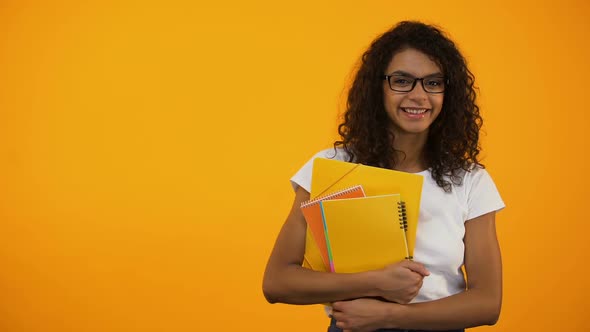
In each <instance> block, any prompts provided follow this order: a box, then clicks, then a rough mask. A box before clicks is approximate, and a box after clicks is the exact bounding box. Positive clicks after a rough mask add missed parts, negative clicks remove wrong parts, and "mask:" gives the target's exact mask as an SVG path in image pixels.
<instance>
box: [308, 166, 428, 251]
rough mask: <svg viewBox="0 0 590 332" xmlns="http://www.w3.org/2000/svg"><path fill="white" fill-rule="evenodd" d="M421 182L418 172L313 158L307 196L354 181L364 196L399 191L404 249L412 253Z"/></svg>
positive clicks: (344, 186)
mask: <svg viewBox="0 0 590 332" xmlns="http://www.w3.org/2000/svg"><path fill="white" fill-rule="evenodd" d="M423 182H424V177H423V176H422V175H418V174H412V173H405V172H399V171H393V170H389V169H385V168H379V167H372V166H366V165H361V164H354V163H348V162H344V161H340V160H334V159H325V158H316V159H315V160H314V163H313V170H312V178H311V197H312V198H314V197H318V196H322V195H327V194H330V193H332V192H335V191H338V190H341V189H344V188H347V187H350V186H353V185H357V184H360V185H362V186H363V190H364V192H365V195H366V196H379V195H386V194H400V195H401V197H403V200H404V202H405V204H406V212H407V225H408V226H407V233H406V234H407V241H408V249H409V252H410V255H411V256H413V255H414V247H415V245H416V230H417V226H418V214H419V211H420V199H421V195H422V184H423Z"/></svg>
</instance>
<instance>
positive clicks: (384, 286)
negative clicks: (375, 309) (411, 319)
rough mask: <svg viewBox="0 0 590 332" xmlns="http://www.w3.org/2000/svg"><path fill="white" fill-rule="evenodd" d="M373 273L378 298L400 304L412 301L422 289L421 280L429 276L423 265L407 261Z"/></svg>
mask: <svg viewBox="0 0 590 332" xmlns="http://www.w3.org/2000/svg"><path fill="white" fill-rule="evenodd" d="M375 272H376V286H377V288H378V293H379V296H381V297H382V298H384V299H386V300H388V301H391V302H396V303H400V304H406V303H409V302H410V301H412V299H413V298H414V297H416V295H417V294H418V291H419V290H420V288H422V280H423V279H424V277H426V276H428V275H429V274H430V272H428V270H427V269H426V267H424V265H422V264H420V263H418V262H414V261H408V260H405V261H401V262H399V263H395V264H391V265H388V266H386V267H385V268H383V269H381V270H378V271H375Z"/></svg>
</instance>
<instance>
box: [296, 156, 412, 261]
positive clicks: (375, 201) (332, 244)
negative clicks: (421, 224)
mask: <svg viewBox="0 0 590 332" xmlns="http://www.w3.org/2000/svg"><path fill="white" fill-rule="evenodd" d="M422 183H423V177H422V176H420V175H416V174H410V173H404V172H398V171H392V170H387V169H382V168H377V167H370V166H365V165H360V164H353V163H347V162H343V161H338V160H331V159H323V158H318V159H316V160H315V161H314V165H313V173H312V187H311V200H310V201H307V202H304V203H303V204H302V206H301V208H302V212H303V215H304V216H305V220H306V222H307V225H308V227H307V236H306V246H305V257H304V258H305V259H304V263H303V264H304V266H305V267H307V268H310V269H313V270H317V271H326V272H327V271H331V272H339V273H353V272H361V271H367V270H373V269H379V268H382V267H384V266H386V265H388V264H392V263H395V262H399V261H401V260H403V259H411V258H412V256H413V251H414V245H415V242H416V241H415V239H416V227H417V224H418V211H419V208H420V196H421V193H422Z"/></svg>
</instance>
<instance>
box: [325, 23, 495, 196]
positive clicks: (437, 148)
mask: <svg viewBox="0 0 590 332" xmlns="http://www.w3.org/2000/svg"><path fill="white" fill-rule="evenodd" d="M408 48H413V49H416V50H418V51H421V52H422V53H424V54H426V55H428V56H429V57H430V58H431V59H432V60H433V61H434V62H436V63H437V64H438V65H439V66H440V68H441V70H442V71H443V74H444V76H445V78H446V80H447V82H448V84H447V86H446V87H445V92H444V94H445V95H444V101H443V106H442V110H441V113H440V114H439V116H438V117H437V118H436V120H435V121H434V122H433V123H432V124H431V126H430V128H429V132H428V139H427V142H426V145H425V148H424V158H425V159H424V160H425V162H426V164H427V166H428V167H429V168H430V171H431V174H432V177H433V178H434V179H435V180H436V183H437V184H438V186H439V187H441V188H443V189H444V190H445V191H446V192H450V191H451V188H452V184H455V185H460V184H461V183H462V176H461V174H462V173H463V172H465V171H470V169H471V168H472V167H474V166H477V167H482V168H483V167H484V165H483V164H481V163H480V162H479V161H478V155H479V152H480V146H479V130H480V128H481V126H482V124H483V120H482V118H481V116H480V114H479V107H478V106H477V104H476V101H475V99H476V92H475V88H474V81H475V77H474V75H473V74H472V73H471V71H469V69H468V68H467V63H466V60H465V58H464V57H463V56H462V55H461V53H460V52H459V50H458V49H457V47H456V46H455V43H453V41H451V40H450V39H449V38H448V37H446V36H445V35H444V33H443V32H442V31H441V30H440V29H438V28H436V27H434V26H431V25H427V24H424V23H421V22H414V21H404V22H400V23H399V24H397V25H396V26H394V27H393V28H392V29H390V30H389V31H387V32H385V33H384V34H383V35H381V36H380V37H378V38H377V39H375V40H374V41H373V43H372V44H371V46H370V47H369V49H368V50H367V51H366V52H365V53H364V54H363V56H362V58H361V61H360V66H359V68H358V71H357V72H356V76H355V78H354V81H353V83H352V86H351V88H350V90H349V93H348V100H347V103H346V112H345V113H344V119H343V122H342V123H341V124H340V125H339V126H338V133H339V134H340V136H341V140H339V141H336V142H334V148H337V147H342V148H343V149H344V150H345V151H346V152H347V153H348V155H349V156H350V159H349V161H354V162H357V163H362V164H365V165H370V166H377V167H383V168H390V169H393V168H394V167H395V165H396V163H397V160H396V159H395V158H396V154H395V152H396V151H395V150H394V148H393V140H394V139H395V137H394V135H393V133H392V132H391V130H390V125H391V120H390V119H389V117H388V115H387V112H386V110H385V106H384V104H383V75H384V74H385V71H386V69H387V66H388V65H389V62H390V61H391V59H392V57H393V56H394V55H395V54H396V53H397V52H400V51H403V50H405V49H408ZM449 180H450V181H449ZM451 182H452V184H451Z"/></svg>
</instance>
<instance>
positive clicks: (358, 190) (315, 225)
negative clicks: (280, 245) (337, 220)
mask: <svg viewBox="0 0 590 332" xmlns="http://www.w3.org/2000/svg"><path fill="white" fill-rule="evenodd" d="M364 196H365V193H364V192H363V187H362V186H354V187H350V188H346V189H344V190H340V191H337V192H335V193H332V194H330V195H327V196H321V197H317V198H315V199H312V200H309V201H306V202H303V203H301V212H302V213H303V216H304V217H305V221H306V223H307V228H308V229H309V232H311V235H312V236H313V239H311V240H308V239H306V242H305V245H306V246H316V247H317V249H316V248H310V249H307V251H310V250H319V251H320V254H321V256H322V261H323V265H324V267H319V266H318V265H319V262H318V263H316V264H313V263H311V262H308V264H310V263H311V264H310V265H315V266H314V268H313V270H316V271H319V270H324V268H325V267H327V266H329V265H330V259H329V255H328V247H327V245H326V236H325V234H324V227H325V226H324V221H323V219H322V211H321V208H320V202H321V201H325V200H333V199H344V198H358V197H364ZM309 232H308V234H309ZM308 237H309V235H308Z"/></svg>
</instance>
